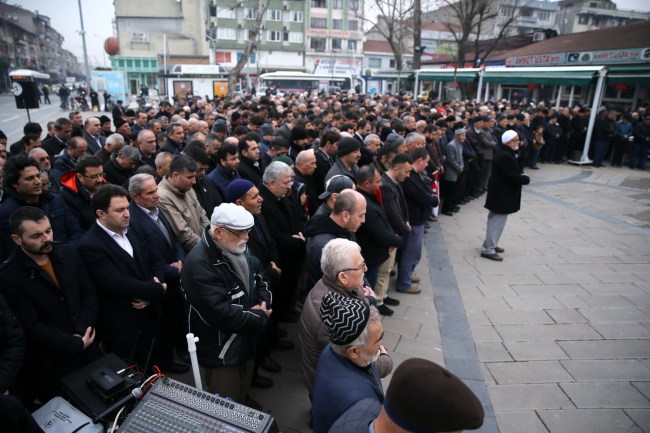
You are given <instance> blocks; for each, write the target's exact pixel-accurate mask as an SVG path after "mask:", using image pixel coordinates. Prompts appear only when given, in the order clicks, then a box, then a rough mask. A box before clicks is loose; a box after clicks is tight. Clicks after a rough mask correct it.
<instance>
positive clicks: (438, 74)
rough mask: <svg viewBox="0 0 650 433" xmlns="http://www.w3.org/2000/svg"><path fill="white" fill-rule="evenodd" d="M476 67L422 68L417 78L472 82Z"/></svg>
mask: <svg viewBox="0 0 650 433" xmlns="http://www.w3.org/2000/svg"><path fill="white" fill-rule="evenodd" d="M478 71H479V70H478V69H473V68H472V69H470V68H464V69H424V70H420V74H419V75H418V80H420V81H424V80H429V81H456V82H458V83H472V82H474V81H475V80H477V76H478V75H477V74H478Z"/></svg>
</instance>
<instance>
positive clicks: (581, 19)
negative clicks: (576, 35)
mask: <svg viewBox="0 0 650 433" xmlns="http://www.w3.org/2000/svg"><path fill="white" fill-rule="evenodd" d="M578 24H585V25H586V24H589V15H580V17H579V18H578Z"/></svg>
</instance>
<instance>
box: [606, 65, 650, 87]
mask: <svg viewBox="0 0 650 433" xmlns="http://www.w3.org/2000/svg"><path fill="white" fill-rule="evenodd" d="M621 83H625V84H650V65H637V66H608V67H607V84H608V85H611V84H621Z"/></svg>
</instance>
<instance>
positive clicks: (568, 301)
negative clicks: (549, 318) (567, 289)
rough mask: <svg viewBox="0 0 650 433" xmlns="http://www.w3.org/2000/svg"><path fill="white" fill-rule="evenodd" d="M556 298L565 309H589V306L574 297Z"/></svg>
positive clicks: (579, 298)
mask: <svg viewBox="0 0 650 433" xmlns="http://www.w3.org/2000/svg"><path fill="white" fill-rule="evenodd" d="M556 298H557V300H558V301H560V303H561V304H562V305H563V306H564V307H565V308H589V304H587V303H586V302H585V301H583V300H582V298H581V297H579V296H576V295H557V296H556Z"/></svg>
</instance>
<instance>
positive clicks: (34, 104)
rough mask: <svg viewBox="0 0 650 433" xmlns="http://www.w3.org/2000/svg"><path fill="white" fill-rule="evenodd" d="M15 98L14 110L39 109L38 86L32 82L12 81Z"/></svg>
mask: <svg viewBox="0 0 650 433" xmlns="http://www.w3.org/2000/svg"><path fill="white" fill-rule="evenodd" d="M11 84H12V86H13V89H14V96H15V97H16V108H39V107H40V105H39V103H38V86H37V84H36V83H35V82H33V81H14V82H13V83H11Z"/></svg>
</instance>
